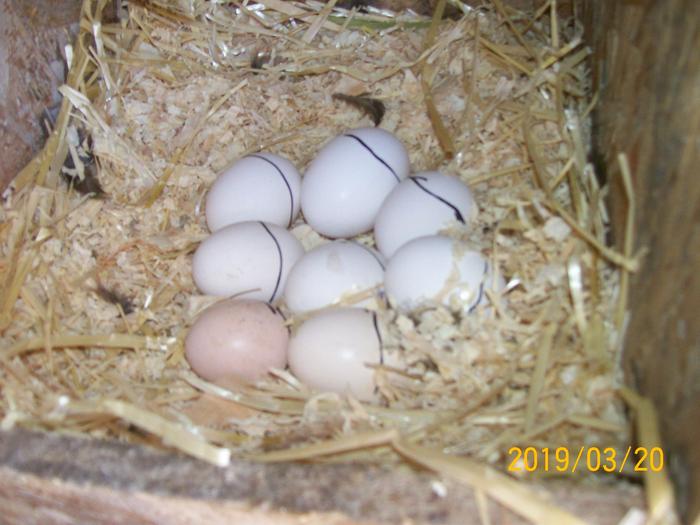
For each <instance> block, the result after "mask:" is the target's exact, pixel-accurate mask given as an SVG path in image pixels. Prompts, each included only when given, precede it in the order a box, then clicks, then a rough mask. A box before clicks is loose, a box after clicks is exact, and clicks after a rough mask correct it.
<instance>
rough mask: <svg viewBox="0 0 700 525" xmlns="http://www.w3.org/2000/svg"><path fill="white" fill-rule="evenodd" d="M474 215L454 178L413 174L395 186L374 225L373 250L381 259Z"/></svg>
mask: <svg viewBox="0 0 700 525" xmlns="http://www.w3.org/2000/svg"><path fill="white" fill-rule="evenodd" d="M476 214H477V206H476V203H475V202H474V197H473V196H472V192H471V191H470V190H469V187H468V186H467V185H466V184H465V183H464V182H462V180H460V179H459V177H456V176H454V175H446V174H444V173H440V172H439V171H426V172H421V173H417V174H415V175H413V176H411V177H409V178H407V179H406V180H404V181H402V182H401V184H399V185H398V186H396V187H395V188H394V189H393V191H392V192H391V193H390V194H389V196H388V197H387V198H386V200H385V201H384V203H383V204H382V207H381V209H380V210H379V214H378V215H377V220H376V223H375V225H374V236H375V239H376V241H377V248H379V251H380V252H382V254H383V255H384V256H385V257H391V256H392V255H393V254H394V252H396V250H398V249H399V248H400V247H401V246H403V245H404V244H406V243H407V242H408V241H410V240H412V239H417V238H418V237H424V236H426V235H435V234H437V233H438V232H440V230H443V229H444V228H446V227H448V226H450V225H451V224H455V223H461V224H468V223H469V222H471V221H472V220H473V219H474V218H475V217H476Z"/></svg>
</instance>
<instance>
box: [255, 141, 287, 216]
mask: <svg viewBox="0 0 700 525" xmlns="http://www.w3.org/2000/svg"><path fill="white" fill-rule="evenodd" d="M250 157H255V158H256V159H260V160H264V161H265V162H267V163H268V164H270V165H271V166H272V167H273V168H275V169H276V170H277V173H279V174H280V177H282V180H283V181H284V184H285V185H286V186H287V191H288V192H289V223H288V224H287V228H289V227H290V226H291V225H292V220H294V195H293V194H292V187H291V186H290V185H289V181H288V180H287V177H285V176H284V172H283V171H282V170H281V169H280V167H279V166H277V164H275V163H274V162H272V161H271V160H270V159H267V158H265V157H263V156H262V155H258V154H255V153H254V154H252V155H250Z"/></svg>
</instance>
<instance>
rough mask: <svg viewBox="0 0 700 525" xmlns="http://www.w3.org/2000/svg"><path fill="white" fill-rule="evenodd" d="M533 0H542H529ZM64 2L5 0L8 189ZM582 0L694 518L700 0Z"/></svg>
mask: <svg viewBox="0 0 700 525" xmlns="http://www.w3.org/2000/svg"><path fill="white" fill-rule="evenodd" d="M512 3H516V2H512ZM527 3H536V4H537V5H539V4H540V2H539V1H538V2H534V0H518V5H522V4H527ZM562 3H563V2H562ZM573 3H576V1H574V2H573ZM56 4H57V3H56V0H35V1H34V2H23V1H22V0H0V188H1V187H4V185H5V184H6V183H7V182H8V181H9V180H10V178H11V177H12V176H13V175H14V174H15V173H16V172H17V171H18V169H19V168H20V167H21V166H22V165H23V163H24V162H26V161H27V160H28V159H29V158H30V157H31V155H32V153H33V152H35V151H36V148H37V147H38V145H39V144H40V137H41V129H40V127H39V126H38V119H37V117H38V115H39V113H40V112H41V109H43V107H44V106H45V105H46V104H47V103H50V101H51V97H52V94H51V93H52V91H51V90H52V88H53V87H55V84H56V79H55V78H52V75H53V76H55V75H54V73H53V71H52V70H51V62H52V61H53V60H55V59H56V58H57V57H58V56H59V51H60V49H59V47H60V45H61V44H62V43H63V42H64V41H65V33H64V29H63V28H64V27H67V26H68V25H69V23H70V21H72V20H77V13H78V11H77V9H78V6H79V2H77V1H75V0H61V1H60V2H58V4H59V6H58V7H57V5H56ZM49 5H50V6H51V8H49V7H48V6H49ZM578 5H583V7H584V8H585V12H586V19H587V24H586V25H587V30H588V33H589V37H590V38H589V41H590V43H591V45H592V47H593V48H594V52H595V54H594V60H593V71H594V78H595V82H596V85H597V87H598V88H599V89H600V94H601V99H600V104H599V107H598V108H597V111H596V114H595V118H596V126H595V133H596V136H595V143H596V152H597V155H598V156H599V160H600V165H601V167H603V169H604V171H605V172H606V174H607V176H608V177H609V179H610V181H611V183H612V192H611V204H612V210H613V218H614V219H615V226H616V228H615V231H616V233H617V234H618V239H619V238H620V235H619V234H620V233H621V231H622V230H621V225H622V224H623V221H622V219H623V218H624V216H625V209H626V208H625V207H626V201H625V199H624V197H623V192H622V188H621V186H620V185H619V177H618V175H619V174H618V173H617V171H616V162H615V156H616V154H617V153H618V152H625V153H626V154H627V155H628V156H629V159H630V162H631V167H632V170H633V172H634V187H635V192H636V197H637V202H638V221H637V232H638V242H637V246H638V247H646V248H648V249H649V252H648V254H647V255H646V257H645V258H644V264H643V267H642V269H641V271H640V272H639V273H638V274H637V275H636V276H635V277H634V279H633V283H632V294H631V303H630V306H631V312H632V316H631V319H630V324H629V331H628V337H627V344H626V353H625V366H626V370H627V379H628V381H629V382H630V383H632V384H635V385H637V386H638V387H639V388H640V389H641V390H642V391H643V392H644V393H645V394H647V395H650V396H651V397H652V398H653V399H654V401H655V402H656V404H657V406H658V407H659V409H660V412H661V415H662V424H663V433H664V435H663V437H664V439H665V443H666V446H667V449H668V453H669V459H670V467H669V468H671V469H672V470H673V476H674V480H675V483H676V486H677V489H678V500H679V504H680V506H681V509H682V511H683V512H684V514H685V515H686V518H689V517H690V516H694V515H697V514H698V513H699V512H700V447H698V446H696V445H695V439H696V438H697V436H698V435H700V313H699V312H700V279H698V277H697V272H698V271H700V174H698V173H697V171H698V169H699V167H700V2H698V1H697V0H614V1H613V0H579V1H578Z"/></svg>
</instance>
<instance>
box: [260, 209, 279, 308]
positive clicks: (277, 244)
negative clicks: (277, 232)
mask: <svg viewBox="0 0 700 525" xmlns="http://www.w3.org/2000/svg"><path fill="white" fill-rule="evenodd" d="M260 226H262V227H263V228H265V231H266V232H267V233H268V234H269V235H270V237H272V240H273V241H274V243H275V246H276V247H277V254H278V255H279V258H280V266H279V271H278V272H277V282H275V289H274V290H273V291H272V295H271V296H270V300H269V301H268V302H270V303H271V302H272V301H273V300H274V299H275V295H277V290H278V289H279V287H280V282H281V281H282V262H283V261H282V248H281V247H280V243H279V242H278V241H277V237H275V236H274V235H273V234H272V232H271V231H270V228H268V227H267V224H265V223H264V222H260Z"/></svg>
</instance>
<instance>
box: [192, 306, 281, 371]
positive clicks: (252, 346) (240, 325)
mask: <svg viewBox="0 0 700 525" xmlns="http://www.w3.org/2000/svg"><path fill="white" fill-rule="evenodd" d="M288 343H289V331H288V330H287V327H286V326H285V324H284V318H283V317H282V316H281V315H280V314H279V312H277V310H275V309H274V308H273V307H272V306H270V305H269V304H267V303H264V302H261V301H250V300H239V299H226V300H224V301H221V302H218V303H216V304H214V305H212V306H210V307H209V308H207V309H206V310H204V311H203V312H202V313H201V315H200V316H199V317H198V318H197V320H196V321H195V322H194V324H193V325H192V328H190V331H189V332H188V334H187V337H186V338H185V357H186V359H187V361H188V362H189V364H190V366H191V367H192V370H194V371H195V372H196V373H197V374H198V375H199V376H201V377H202V378H204V379H206V380H207V381H216V380H219V379H226V378H236V379H244V380H248V381H254V380H256V379H259V378H261V377H262V376H264V375H265V374H266V373H267V371H268V370H269V369H270V368H273V367H274V368H284V367H285V365H286V363H287V345H288Z"/></svg>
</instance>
